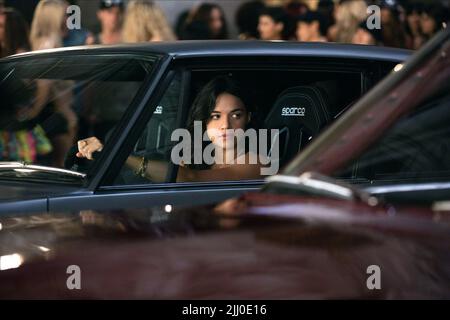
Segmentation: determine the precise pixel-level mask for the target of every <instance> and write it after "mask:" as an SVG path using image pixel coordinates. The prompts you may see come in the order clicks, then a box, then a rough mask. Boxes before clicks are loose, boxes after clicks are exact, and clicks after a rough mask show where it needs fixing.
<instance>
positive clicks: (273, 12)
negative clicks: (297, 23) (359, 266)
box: [259, 7, 293, 40]
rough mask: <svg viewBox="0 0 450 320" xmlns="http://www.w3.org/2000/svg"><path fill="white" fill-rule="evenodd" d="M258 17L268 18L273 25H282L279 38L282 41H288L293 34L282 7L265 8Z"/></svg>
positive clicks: (291, 25)
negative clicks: (273, 22)
mask: <svg viewBox="0 0 450 320" xmlns="http://www.w3.org/2000/svg"><path fill="white" fill-rule="evenodd" d="M259 16H260V17H261V16H269V17H271V18H272V20H273V21H275V23H283V31H282V32H281V37H282V38H283V39H284V40H288V39H289V38H290V37H291V35H292V33H293V24H292V23H291V20H290V19H289V16H288V14H287V13H286V11H285V10H284V9H283V8H282V7H266V8H264V9H263V10H261V13H260V14H259Z"/></svg>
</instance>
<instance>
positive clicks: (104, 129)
mask: <svg viewBox="0 0 450 320" xmlns="http://www.w3.org/2000/svg"><path fill="white" fill-rule="evenodd" d="M155 60H156V57H146V58H145V59H144V58H135V57H130V56H125V55H114V56H112V55H102V56H93V55H89V56H83V55H77V56H66V57H60V56H58V57H48V56H37V57H25V58H17V59H13V60H5V61H4V62H3V63H0V101H1V102H0V162H8V161H14V162H21V163H26V164H33V165H40V166H45V167H52V168H61V169H70V170H72V171H79V172H82V173H85V172H86V171H87V168H84V167H83V166H82V165H78V166H75V165H74V162H76V159H75V158H76V157H74V155H75V153H76V142H77V141H78V140H80V139H84V138H87V137H90V136H97V137H99V138H100V139H103V140H104V141H106V142H107V141H108V137H109V136H111V134H112V132H113V130H114V128H115V127H116V125H117V123H118V122H119V121H120V119H121V118H122V117H123V115H124V113H125V111H126V110H127V109H128V108H129V107H130V105H131V104H132V102H133V99H134V98H135V97H136V94H137V92H138V90H139V89H140V88H141V86H142V84H143V81H144V79H145V78H146V77H147V75H148V74H149V73H150V72H151V71H152V68H153V66H154V62H155ZM39 168H41V167H37V168H36V167H35V168H33V170H34V171H33V172H39ZM41 169H42V168H41ZM12 170H13V169H11V171H12ZM7 171H8V166H3V169H2V173H1V174H0V179H4V178H5V177H8V178H16V179H24V178H25V177H27V175H24V174H21V175H17V174H13V173H8V172H7ZM41 171H42V172H45V173H42V172H41V174H39V175H36V174H34V175H33V177H34V178H33V179H35V178H36V177H41V176H42V177H44V179H49V177H54V179H56V180H58V181H61V179H62V178H61V177H64V174H66V173H67V175H68V176H71V179H73V177H84V175H78V176H77V175H76V174H72V173H69V172H66V171H57V170H47V169H45V170H44V169H42V170H41ZM15 172H17V170H16V171H15ZM64 179H67V176H66V177H65V178H64ZM64 179H63V180H64Z"/></svg>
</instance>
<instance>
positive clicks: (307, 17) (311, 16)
mask: <svg viewBox="0 0 450 320" xmlns="http://www.w3.org/2000/svg"><path fill="white" fill-rule="evenodd" d="M314 21H317V22H318V23H319V32H320V34H321V35H324V34H326V29H324V28H323V26H324V24H325V23H324V18H323V16H322V15H321V14H320V13H319V12H317V11H307V12H306V13H305V14H302V15H300V16H298V17H297V22H305V23H307V24H311V23H313V22H314Z"/></svg>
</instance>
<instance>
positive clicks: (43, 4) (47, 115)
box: [21, 0, 78, 167]
mask: <svg viewBox="0 0 450 320" xmlns="http://www.w3.org/2000/svg"><path fill="white" fill-rule="evenodd" d="M67 6H68V3H67V2H66V1H64V0H41V1H40V2H39V4H38V5H37V7H36V10H35V12H34V17H33V22H32V24H31V32H30V43H31V48H32V50H43V49H53V48H58V47H61V46H62V44H63V38H64V35H66V33H67V31H68V30H67V27H66V10H67ZM35 85H36V91H35V96H34V101H33V104H32V106H31V107H29V108H27V109H26V110H25V111H24V113H23V114H22V115H21V116H22V118H24V119H36V121H37V122H38V123H40V124H41V126H42V127H43V128H44V130H45V132H46V134H47V136H48V137H49V138H50V140H51V142H52V145H53V150H54V153H53V154H52V160H51V165H53V166H55V167H63V166H64V156H65V154H66V152H67V151H68V150H69V149H70V147H71V146H72V144H73V142H74V140H75V135H76V131H77V125H78V118H77V116H76V114H75V112H74V111H73V109H72V101H73V94H72V88H73V86H72V83H71V82H69V81H54V80H37V81H36V82H35ZM43 111H44V112H43Z"/></svg>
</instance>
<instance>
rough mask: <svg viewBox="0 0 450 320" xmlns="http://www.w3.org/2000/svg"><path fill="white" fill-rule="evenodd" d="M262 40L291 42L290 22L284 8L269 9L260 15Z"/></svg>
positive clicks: (259, 25)
mask: <svg viewBox="0 0 450 320" xmlns="http://www.w3.org/2000/svg"><path fill="white" fill-rule="evenodd" d="M258 32H259V38H260V39H261V40H289V37H290V34H289V20H288V17H287V14H286V12H285V11H284V9H283V8H282V7H267V8H265V9H264V10H262V12H261V14H260V15H259V23H258Z"/></svg>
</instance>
